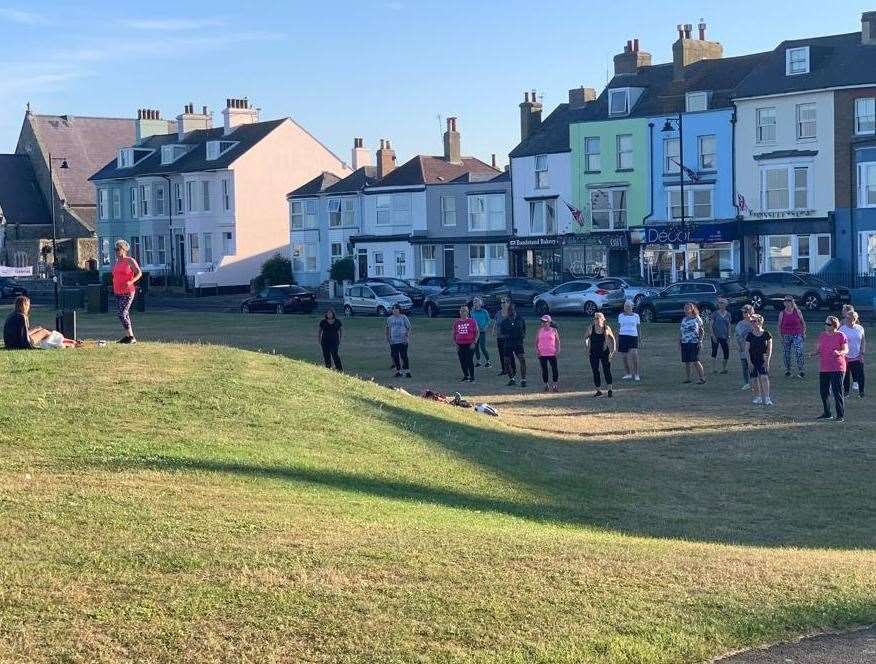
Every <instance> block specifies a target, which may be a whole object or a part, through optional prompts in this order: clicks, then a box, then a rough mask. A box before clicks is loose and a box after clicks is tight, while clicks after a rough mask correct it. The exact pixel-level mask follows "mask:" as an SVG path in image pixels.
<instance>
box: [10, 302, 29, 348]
mask: <svg viewBox="0 0 876 664" xmlns="http://www.w3.org/2000/svg"><path fill="white" fill-rule="evenodd" d="M3 343H5V344H6V349H7V350H25V349H31V348H33V345H32V344H31V343H30V337H29V336H28V333H27V319H26V318H25V317H24V314H22V313H20V312H17V311H16V312H13V313H12V314H10V315H9V318H7V319H6V324H5V325H4V326H3Z"/></svg>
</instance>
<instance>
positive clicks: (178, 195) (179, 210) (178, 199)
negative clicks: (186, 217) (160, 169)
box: [173, 182, 185, 214]
mask: <svg viewBox="0 0 876 664" xmlns="http://www.w3.org/2000/svg"><path fill="white" fill-rule="evenodd" d="M173 193H174V199H175V203H174V205H175V206H176V214H183V213H184V212H185V196H184V195H183V186H182V182H176V183H174V185H173Z"/></svg>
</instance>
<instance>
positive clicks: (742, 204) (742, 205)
mask: <svg viewBox="0 0 876 664" xmlns="http://www.w3.org/2000/svg"><path fill="white" fill-rule="evenodd" d="M736 202H737V205H736V207H738V208H739V211H740V212H745V211H746V210H747V209H748V203H747V202H746V201H745V196H743V195H742V194H736Z"/></svg>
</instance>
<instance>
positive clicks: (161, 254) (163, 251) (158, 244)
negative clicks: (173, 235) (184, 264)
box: [155, 235, 167, 265]
mask: <svg viewBox="0 0 876 664" xmlns="http://www.w3.org/2000/svg"><path fill="white" fill-rule="evenodd" d="M155 249H156V257H157V258H158V262H157V263H156V264H157V265H167V239H166V238H165V237H164V236H163V235H156V236H155Z"/></svg>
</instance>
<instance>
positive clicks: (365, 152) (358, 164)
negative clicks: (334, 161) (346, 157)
mask: <svg viewBox="0 0 876 664" xmlns="http://www.w3.org/2000/svg"><path fill="white" fill-rule="evenodd" d="M350 163H351V164H353V170H354V171H355V170H357V169H360V168H362V167H363V166H371V165H372V163H371V151H370V150H369V149H368V148H366V147H365V141H364V139H361V138H354V139H353V161H351V162H350Z"/></svg>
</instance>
